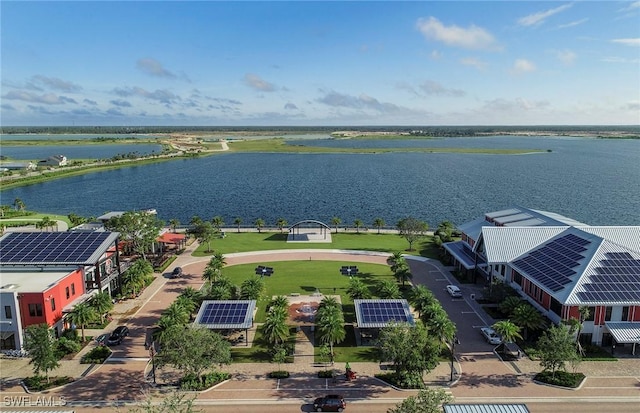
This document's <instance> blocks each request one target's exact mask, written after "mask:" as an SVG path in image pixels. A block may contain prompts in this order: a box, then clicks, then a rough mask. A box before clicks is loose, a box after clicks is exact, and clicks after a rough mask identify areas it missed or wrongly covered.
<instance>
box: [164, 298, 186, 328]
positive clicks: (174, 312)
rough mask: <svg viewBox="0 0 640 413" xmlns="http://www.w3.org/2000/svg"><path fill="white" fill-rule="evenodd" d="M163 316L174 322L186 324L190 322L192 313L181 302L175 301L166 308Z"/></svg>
mask: <svg viewBox="0 0 640 413" xmlns="http://www.w3.org/2000/svg"><path fill="white" fill-rule="evenodd" d="M162 316H163V317H166V318H168V319H170V320H172V321H173V323H174V324H178V325H185V324H187V323H188V322H189V316H190V313H189V311H188V310H187V309H186V308H184V307H183V306H182V305H180V303H178V302H176V301H174V302H173V303H171V305H170V306H169V307H167V309H166V310H164V312H163V313H162Z"/></svg>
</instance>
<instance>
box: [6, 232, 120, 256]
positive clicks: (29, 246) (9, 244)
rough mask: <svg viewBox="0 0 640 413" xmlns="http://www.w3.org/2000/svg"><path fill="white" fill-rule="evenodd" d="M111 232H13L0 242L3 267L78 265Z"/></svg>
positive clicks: (92, 252)
mask: <svg viewBox="0 0 640 413" xmlns="http://www.w3.org/2000/svg"><path fill="white" fill-rule="evenodd" d="M112 234H113V233H111V232H14V233H11V234H9V235H7V236H6V237H5V238H4V239H3V240H2V243H0V262H1V263H3V264H36V263H48V264H81V263H87V261H88V260H89V258H90V257H91V256H92V255H93V254H94V253H95V252H96V250H98V249H99V248H100V247H101V246H102V244H103V243H104V242H105V241H106V240H107V239H108V238H109V237H110V236H112Z"/></svg>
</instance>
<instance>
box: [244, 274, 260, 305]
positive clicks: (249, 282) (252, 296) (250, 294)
mask: <svg viewBox="0 0 640 413" xmlns="http://www.w3.org/2000/svg"><path fill="white" fill-rule="evenodd" d="M263 291H264V281H263V280H262V279H261V278H258V277H253V278H247V279H246V280H244V281H243V282H242V285H241V286H240V298H241V299H242V300H257V299H259V298H260V296H261V295H262V292H263Z"/></svg>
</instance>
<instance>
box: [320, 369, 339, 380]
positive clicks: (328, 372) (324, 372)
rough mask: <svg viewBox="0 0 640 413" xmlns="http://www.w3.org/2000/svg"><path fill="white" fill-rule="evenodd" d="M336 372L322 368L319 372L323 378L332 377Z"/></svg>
mask: <svg viewBox="0 0 640 413" xmlns="http://www.w3.org/2000/svg"><path fill="white" fill-rule="evenodd" d="M334 374H335V372H334V371H333V370H320V371H319V372H318V377H319V378H321V379H332V378H333V376H334Z"/></svg>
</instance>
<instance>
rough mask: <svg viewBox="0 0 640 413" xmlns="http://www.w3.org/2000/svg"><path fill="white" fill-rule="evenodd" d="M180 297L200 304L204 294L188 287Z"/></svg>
mask: <svg viewBox="0 0 640 413" xmlns="http://www.w3.org/2000/svg"><path fill="white" fill-rule="evenodd" d="M180 297H186V298H188V299H190V300H191V301H193V302H194V303H196V304H199V303H200V301H201V300H202V293H201V292H200V291H198V290H196V289H195V288H193V287H187V288H185V289H184V290H182V293H180V295H179V296H178V298H180Z"/></svg>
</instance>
